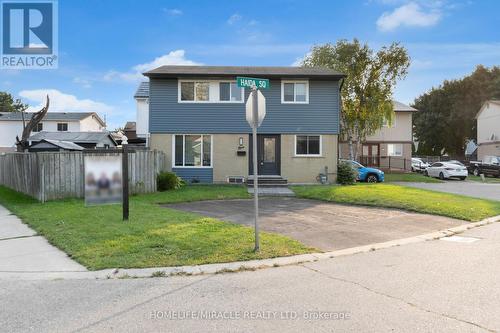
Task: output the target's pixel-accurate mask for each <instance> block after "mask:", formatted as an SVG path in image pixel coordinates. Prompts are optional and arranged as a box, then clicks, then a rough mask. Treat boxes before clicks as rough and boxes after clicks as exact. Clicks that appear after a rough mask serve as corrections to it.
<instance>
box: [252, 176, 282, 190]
mask: <svg viewBox="0 0 500 333" xmlns="http://www.w3.org/2000/svg"><path fill="white" fill-rule="evenodd" d="M258 180H259V181H258V184H259V186H276V187H282V186H283V187H286V186H288V180H287V179H285V178H283V177H281V176H258ZM247 185H248V186H249V187H251V186H253V176H250V177H248V179H247Z"/></svg>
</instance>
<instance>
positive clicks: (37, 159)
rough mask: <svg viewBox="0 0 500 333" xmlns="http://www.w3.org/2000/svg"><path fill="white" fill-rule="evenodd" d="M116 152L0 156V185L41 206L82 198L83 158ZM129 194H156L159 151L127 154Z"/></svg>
mask: <svg viewBox="0 0 500 333" xmlns="http://www.w3.org/2000/svg"><path fill="white" fill-rule="evenodd" d="M87 154H99V155H116V154H120V153H119V152H116V151H114V152H109V153H106V152H104V153H102V152H95V153H94V152H85V153H82V152H40V153H6V154H2V155H0V185H5V186H7V187H10V188H12V189H14V190H16V191H18V192H22V193H25V194H27V195H30V196H32V197H34V198H36V199H38V200H40V201H42V202H44V201H47V200H54V199H63V198H83V196H84V163H83V161H84V155H87ZM128 154H129V156H128V168H129V189H130V193H131V194H139V193H152V192H155V191H156V175H157V174H158V173H159V172H160V171H162V170H164V166H165V154H164V153H163V152H159V151H141V150H138V151H130V152H128Z"/></svg>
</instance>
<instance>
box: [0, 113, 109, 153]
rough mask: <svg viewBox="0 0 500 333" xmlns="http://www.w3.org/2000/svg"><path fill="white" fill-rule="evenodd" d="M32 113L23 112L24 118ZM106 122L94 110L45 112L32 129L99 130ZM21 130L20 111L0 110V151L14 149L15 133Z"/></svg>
mask: <svg viewBox="0 0 500 333" xmlns="http://www.w3.org/2000/svg"><path fill="white" fill-rule="evenodd" d="M31 117H32V113H30V112H26V113H24V119H25V120H26V121H28V120H29V119H31ZM105 129H106V124H105V123H104V121H103V120H102V119H101V117H99V116H98V115H97V113H95V112H47V114H46V115H45V117H44V118H43V120H42V121H41V122H40V123H38V126H37V127H36V128H35V129H34V130H33V134H35V133H38V132H42V131H43V132H101V131H104V130H105ZM22 132H23V115H22V114H21V112H0V152H7V151H15V149H16V148H15V144H16V135H17V136H19V137H21V134H22Z"/></svg>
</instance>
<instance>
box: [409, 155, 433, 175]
mask: <svg viewBox="0 0 500 333" xmlns="http://www.w3.org/2000/svg"><path fill="white" fill-rule="evenodd" d="M428 167H429V163H426V162H424V161H423V160H422V159H421V158H417V157H412V158H411V171H413V172H423V171H425V169H427V168H428Z"/></svg>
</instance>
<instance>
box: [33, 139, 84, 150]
mask: <svg viewBox="0 0 500 333" xmlns="http://www.w3.org/2000/svg"><path fill="white" fill-rule="evenodd" d="M45 142H46V143H49V144H51V145H53V146H56V147H59V148H62V149H66V150H84V149H85V148H83V147H82V146H79V145H77V144H76V143H73V142H70V141H61V140H48V139H43V140H41V141H40V142H37V143H35V144H32V145H31V147H37V146H39V145H41V144H43V143H45ZM31 147H30V148H31Z"/></svg>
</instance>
